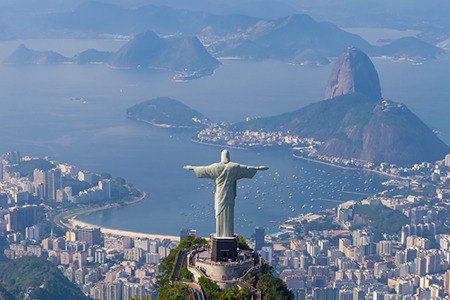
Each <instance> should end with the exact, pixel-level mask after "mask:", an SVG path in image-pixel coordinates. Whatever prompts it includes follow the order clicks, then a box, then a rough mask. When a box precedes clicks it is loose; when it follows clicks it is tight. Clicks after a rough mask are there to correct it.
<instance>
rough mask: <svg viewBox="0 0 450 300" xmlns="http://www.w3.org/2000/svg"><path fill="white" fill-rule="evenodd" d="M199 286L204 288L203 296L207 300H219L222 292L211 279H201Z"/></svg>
mask: <svg viewBox="0 0 450 300" xmlns="http://www.w3.org/2000/svg"><path fill="white" fill-rule="evenodd" d="M198 284H199V285H200V287H201V288H202V291H203V294H204V295H205V297H206V300H216V299H219V297H220V294H221V290H220V288H219V286H218V285H217V283H215V282H214V281H212V280H211V279H209V278H206V277H203V276H202V277H200V278H199V279H198Z"/></svg>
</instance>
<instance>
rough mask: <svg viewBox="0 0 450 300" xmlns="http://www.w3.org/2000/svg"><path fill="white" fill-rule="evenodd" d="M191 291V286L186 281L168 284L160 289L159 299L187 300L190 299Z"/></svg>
mask: <svg viewBox="0 0 450 300" xmlns="http://www.w3.org/2000/svg"><path fill="white" fill-rule="evenodd" d="M190 296H191V293H190V291H189V287H188V286H187V285H186V284H184V283H179V284H175V285H173V286H166V287H165V288H164V289H162V290H160V292H159V295H158V299H161V300H186V299H189V298H190Z"/></svg>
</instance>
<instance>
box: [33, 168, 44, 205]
mask: <svg viewBox="0 0 450 300" xmlns="http://www.w3.org/2000/svg"><path fill="white" fill-rule="evenodd" d="M33 185H34V195H35V196H37V197H39V199H45V198H46V197H47V172H46V171H43V170H39V169H34V171H33Z"/></svg>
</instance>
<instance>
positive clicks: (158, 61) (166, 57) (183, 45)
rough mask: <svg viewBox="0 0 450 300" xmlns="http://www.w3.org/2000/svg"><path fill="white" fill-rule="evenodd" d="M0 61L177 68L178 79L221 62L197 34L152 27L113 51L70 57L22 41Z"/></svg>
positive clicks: (205, 72) (209, 71)
mask: <svg viewBox="0 0 450 300" xmlns="http://www.w3.org/2000/svg"><path fill="white" fill-rule="evenodd" d="M3 63H8V64H59V63H77V64H86V63H107V64H109V65H110V66H111V67H115V68H128V69H129V68H133V69H136V68H147V69H165V70H169V71H173V72H176V73H177V75H176V78H177V79H195V78H198V77H202V76H206V75H211V74H212V73H213V72H214V70H215V69H216V68H217V67H219V66H220V64H221V63H220V62H219V61H218V60H217V59H215V58H214V57H212V56H211V55H210V54H209V53H208V52H207V51H206V49H205V48H204V47H203V45H202V43H201V42H200V41H199V40H198V39H197V38H196V37H171V38H160V37H159V36H158V35H157V34H155V33H154V32H152V31H147V32H144V33H142V34H138V35H137V36H136V37H134V38H133V39H132V40H131V41H129V42H128V43H127V44H125V45H124V46H123V47H122V48H121V49H119V50H118V51H117V52H115V53H112V52H102V51H97V50H95V49H89V50H86V51H83V52H81V53H79V54H77V55H75V56H74V57H73V58H68V57H65V56H63V55H61V54H58V53H56V52H53V51H36V50H31V49H29V48H27V47H26V46H25V45H23V44H22V45H20V46H19V47H17V48H16V50H15V51H14V52H13V53H12V54H10V55H9V56H8V57H7V58H6V59H5V60H4V61H3Z"/></svg>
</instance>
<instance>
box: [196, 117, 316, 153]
mask: <svg viewBox="0 0 450 300" xmlns="http://www.w3.org/2000/svg"><path fill="white" fill-rule="evenodd" d="M194 141H196V142H199V143H206V144H218V145H224V146H228V147H235V148H261V147H273V146H277V147H300V146H302V147H305V148H307V149H314V147H315V146H319V145H320V144H321V142H318V141H315V140H314V139H313V138H301V137H299V136H297V135H295V134H291V133H290V132H281V131H276V132H275V131H274V132H272V131H263V130H258V131H251V130H245V131H234V130H230V129H228V128H227V126H226V124H217V123H212V124H210V126H209V127H208V128H206V129H203V130H201V131H200V132H199V133H198V134H197V136H196V139H195V140H194Z"/></svg>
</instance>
